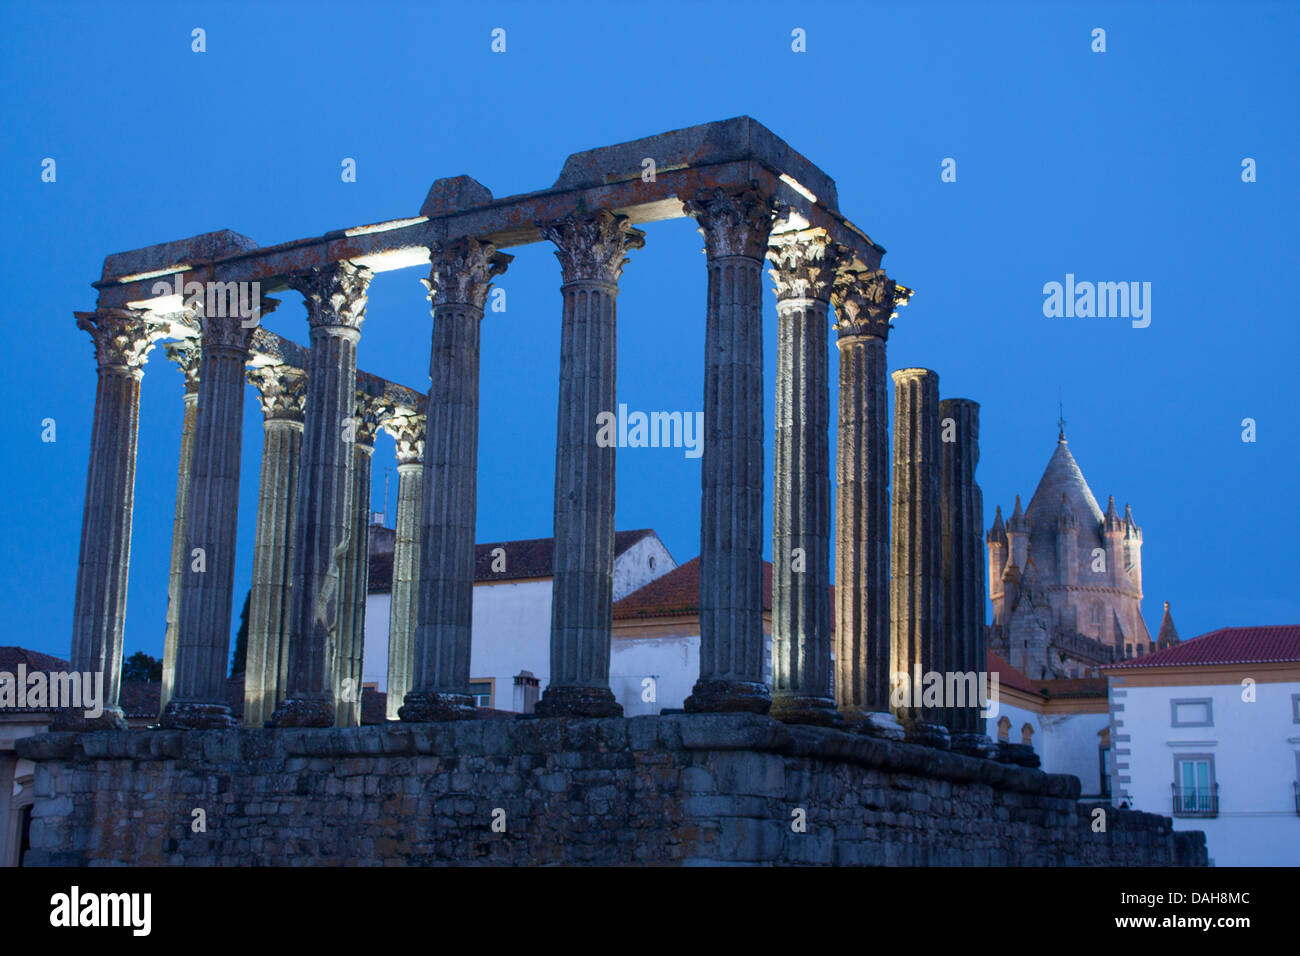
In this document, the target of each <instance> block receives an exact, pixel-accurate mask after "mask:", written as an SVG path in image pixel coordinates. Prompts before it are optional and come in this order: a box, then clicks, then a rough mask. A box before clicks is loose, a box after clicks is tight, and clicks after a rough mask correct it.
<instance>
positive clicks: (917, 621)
mask: <svg viewBox="0 0 1300 956" xmlns="http://www.w3.org/2000/svg"><path fill="white" fill-rule="evenodd" d="M893 379H894V534H893V549H892V562H891V563H892V566H893V567H892V571H893V578H892V588H891V605H892V606H891V609H890V625H891V644H892V647H891V654H890V661H891V663H890V671H891V672H892V673H891V678H892V676H893V674H900V675H905V676H906V678H907V680H908V695H907V698H906V701H905V703H904V704H903V705H902V706H899V707H896V708H894V714H895V716H897V717H898V719H899V720H900V721H902V724H903V727H904V728H905V729H906V731H907V739H908V740H910V741H913V742H915V743H924V744H928V745H930V746H933V747H939V748H941V749H944V750H946V749H948V746H949V741H948V731H947V729H946V728H945V726H944V722H945V720H946V718H947V714H946V711H945V710H944V708H943V707H942V706H928V707H927V706H925V700H924V696H923V691H924V684H925V675H926V674H928V673H931V672H938V673H939V674H942V673H943V672H944V671H947V670H948V669H949V668H948V661H947V654H946V646H945V643H944V637H943V583H942V580H941V573H942V565H941V560H942V556H941V545H942V541H941V527H940V512H939V376H938V374H937V373H935V372H932V371H930V370H929V369H923V368H908V369H902V370H900V371H897V372H895V373H894V374H893Z"/></svg>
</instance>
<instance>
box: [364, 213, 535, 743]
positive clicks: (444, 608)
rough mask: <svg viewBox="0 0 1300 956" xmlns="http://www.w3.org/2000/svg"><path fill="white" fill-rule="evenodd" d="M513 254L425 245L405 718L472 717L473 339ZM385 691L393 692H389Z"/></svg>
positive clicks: (474, 243)
mask: <svg viewBox="0 0 1300 956" xmlns="http://www.w3.org/2000/svg"><path fill="white" fill-rule="evenodd" d="M513 258H514V257H513V256H510V255H507V254H505V253H503V252H498V251H497V248H496V246H494V245H493V244H492V243H490V242H481V241H479V240H478V239H473V238H468V237H463V238H459V239H455V240H452V241H449V242H442V243H434V244H433V245H432V246H431V247H430V254H429V260H430V263H431V270H430V273H429V278H428V279H427V280H426V281H425V286H426V288H428V290H429V299H430V301H431V302H432V304H433V309H432V313H433V337H432V344H431V348H430V358H429V377H430V384H429V397H428V403H427V415H428V420H427V426H426V427H427V441H426V444H425V453H424V477H423V482H422V483H423V500H422V502H421V506H420V507H421V516H420V531H419V539H420V558H419V564H418V573H419V578H418V581H419V587H418V595H417V597H416V598H415V610H416V613H417V615H418V617H417V621H418V623H417V626H416V630H415V641H414V649H413V652H412V655H413V656H412V675H411V678H410V688H411V689H410V690H409V691H408V692H407V693H406V696H405V698H404V700H403V704H402V706H401V708H400V709H399V710H398V716H399V718H400V719H401V720H405V721H430V720H455V719H460V718H468V717H473V716H474V709H475V708H474V698H473V697H471V696H470V693H469V677H470V674H469V662H470V637H471V632H472V626H473V613H474V524H475V519H476V517H477V514H476V513H477V508H478V392H479V380H478V379H479V335H480V324H481V323H482V321H483V304H484V302H485V301H486V300H487V295H488V292H489V290H490V289H491V288H492V279H493V277H495V276H498V275H500V274H501V273H503V272H504V271H505V270H506V267H507V266H509V264H510V261H511V260H512V259H513ZM389 694H390V695H392V694H393V690H392V688H390V689H389Z"/></svg>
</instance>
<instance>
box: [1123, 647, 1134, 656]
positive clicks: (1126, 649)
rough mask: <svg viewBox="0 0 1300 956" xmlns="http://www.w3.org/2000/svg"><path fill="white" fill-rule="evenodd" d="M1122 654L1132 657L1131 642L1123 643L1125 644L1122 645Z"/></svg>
mask: <svg viewBox="0 0 1300 956" xmlns="http://www.w3.org/2000/svg"><path fill="white" fill-rule="evenodd" d="M1124 656H1125V657H1132V656H1133V645H1132V644H1125V645H1124Z"/></svg>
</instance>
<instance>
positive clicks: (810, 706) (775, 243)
mask: <svg viewBox="0 0 1300 956" xmlns="http://www.w3.org/2000/svg"><path fill="white" fill-rule="evenodd" d="M846 255H847V252H846V251H845V250H843V249H842V247H840V246H838V244H836V243H834V242H832V241H830V240H829V239H828V238H827V237H826V235H825V234H824V233H820V232H816V233H812V232H799V233H789V234H786V235H780V236H774V237H773V239H772V243H771V246H770V248H769V250H768V258H769V259H771V260H772V261H773V262H774V263H775V264H776V267H775V268H774V269H772V270H771V276H772V279H773V280H774V281H775V283H776V297H777V303H776V309H777V340H776V341H777V346H776V348H777V352H776V455H775V459H776V474H775V480H774V483H773V505H774V507H773V520H772V710H771V713H772V716H773V717H778V718H780V719H781V720H785V721H791V722H796V723H816V724H835V723H839V722H840V721H841V719H842V718H841V717H840V714H839V711H838V710H836V708H835V700H834V698H833V697H832V695H831V597H830V586H831V575H830V535H831V487H830V440H829V434H828V433H829V429H830V387H829V383H828V378H827V342H826V328H827V318H826V313H827V308H828V304H829V299H830V293H831V284H832V283H833V281H834V279H835V272H836V270H837V269H838V268H839V266H840V264H841V263H842V262H843V261H844V259H845V258H846Z"/></svg>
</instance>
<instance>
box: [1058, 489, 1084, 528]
mask: <svg viewBox="0 0 1300 956" xmlns="http://www.w3.org/2000/svg"><path fill="white" fill-rule="evenodd" d="M1078 528H1079V519H1078V518H1077V517H1075V514H1074V512H1073V511H1072V510H1071V509H1070V502H1069V501H1068V500H1067V499H1066V495H1065V492H1061V513H1060V514H1059V515H1058V516H1057V518H1056V529H1057V530H1058V531H1076V530H1078Z"/></svg>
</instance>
